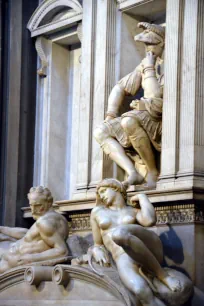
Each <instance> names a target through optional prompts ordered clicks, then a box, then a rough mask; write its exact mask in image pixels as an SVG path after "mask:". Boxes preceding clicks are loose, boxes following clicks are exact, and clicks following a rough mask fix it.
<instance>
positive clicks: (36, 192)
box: [0, 186, 68, 274]
mask: <svg viewBox="0 0 204 306" xmlns="http://www.w3.org/2000/svg"><path fill="white" fill-rule="evenodd" d="M28 199H29V204H30V208H31V212H32V216H33V218H34V219H35V220H36V222H35V223H34V224H33V225H32V227H31V228H30V229H24V228H18V227H15V228H10V227H3V226H1V227H0V241H2V240H10V241H15V240H16V241H15V242H12V243H10V244H9V247H8V248H1V249H0V274H1V273H4V272H5V271H7V270H9V269H10V268H13V267H17V266H20V265H26V264H32V263H41V262H46V261H52V260H55V259H58V258H62V257H65V256H67V255H68V248H67V244H66V239H67V237H68V223H67V220H66V219H65V218H64V217H63V216H62V215H60V214H59V213H57V212H55V211H54V210H53V209H52V203H53V197H52V194H51V192H50V190H49V189H48V188H44V187H42V186H39V187H32V188H31V189H30V192H29V193H28Z"/></svg>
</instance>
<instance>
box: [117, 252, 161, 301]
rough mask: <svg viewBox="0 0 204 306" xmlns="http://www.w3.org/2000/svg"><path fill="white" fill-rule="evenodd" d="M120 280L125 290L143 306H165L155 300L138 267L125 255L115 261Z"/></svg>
mask: <svg viewBox="0 0 204 306" xmlns="http://www.w3.org/2000/svg"><path fill="white" fill-rule="evenodd" d="M116 265H117V269H118V273H119V275H120V279H121V281H122V282H123V284H124V285H125V287H126V288H127V289H129V290H130V291H131V292H132V293H134V294H135V295H136V297H137V298H138V299H139V301H140V303H141V304H142V305H143V306H165V304H164V303H163V302H162V301H160V300H159V299H157V298H156V297H155V296H154V295H153V293H152V290H151V289H150V288H149V285H148V283H147V282H146V281H145V280H144V279H143V278H142V277H141V276H140V274H139V271H138V266H137V265H136V264H135V262H134V261H133V260H132V258H130V257H129V256H128V255H127V254H122V255H120V256H119V257H118V258H117V259H116Z"/></svg>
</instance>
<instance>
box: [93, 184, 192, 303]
mask: <svg viewBox="0 0 204 306" xmlns="http://www.w3.org/2000/svg"><path fill="white" fill-rule="evenodd" d="M137 197H138V198H137V199H135V198H134V201H135V200H138V201H137V206H136V208H134V207H133V206H130V205H127V204H126V201H127V194H126V189H125V188H124V185H123V184H122V183H121V182H119V181H118V180H115V179H104V180H103V181H102V182H101V183H100V184H99V185H98V187H97V203H96V207H95V208H94V209H93V210H92V212H91V227H92V233H93V239H94V246H93V247H92V256H93V258H94V259H95V261H96V262H97V263H99V264H100V265H107V264H108V263H109V262H110V259H109V257H108V255H107V251H108V252H110V254H111V255H112V258H113V260H114V262H115V264H116V267H117V270H118V273H119V276H120V279H121V281H122V283H123V284H124V286H125V287H126V288H127V289H129V291H130V292H132V293H133V294H134V295H135V296H136V297H137V298H138V299H139V300H140V303H141V305H145V306H146V305H149V306H153V305H154V306H162V305H177V306H178V305H180V304H182V303H183V302H185V301H186V300H187V299H188V298H189V296H190V294H191V292H192V283H191V281H190V280H189V279H188V278H187V277H186V276H185V275H183V274H182V273H180V272H178V271H175V270H172V269H168V268H163V267H162V266H161V263H162V260H163V248H162V243H161V241H160V239H159V237H158V236H157V235H156V233H154V232H153V231H151V230H149V229H148V227H150V226H153V225H155V223H156V214H155V210H154V207H153V206H152V204H151V202H150V201H149V200H148V198H147V196H146V195H145V194H139V195H137ZM178 299H179V302H178ZM166 303H167V304H166Z"/></svg>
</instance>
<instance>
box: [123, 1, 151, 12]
mask: <svg viewBox="0 0 204 306" xmlns="http://www.w3.org/2000/svg"><path fill="white" fill-rule="evenodd" d="M152 1H154V0H117V4H118V7H119V9H120V10H121V11H123V10H128V9H131V8H133V7H136V6H139V5H142V4H145V3H148V2H152Z"/></svg>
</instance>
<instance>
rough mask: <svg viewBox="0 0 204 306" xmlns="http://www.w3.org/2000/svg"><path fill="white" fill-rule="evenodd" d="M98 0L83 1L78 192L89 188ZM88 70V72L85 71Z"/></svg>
mask: <svg viewBox="0 0 204 306" xmlns="http://www.w3.org/2000/svg"><path fill="white" fill-rule="evenodd" d="M96 6H97V1H94V0H91V1H89V0H85V1H83V23H82V55H81V60H82V62H81V71H82V73H81V95H80V112H79V130H78V133H79V134H78V138H79V149H78V166H77V185H76V189H77V191H76V192H81V191H82V192H83V191H86V190H87V187H88V183H89V166H90V145H91V139H92V129H91V125H92V105H93V86H94V81H93V80H94V41H95V31H96V20H95V18H96ZM84 71H86V73H83V72H84Z"/></svg>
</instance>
